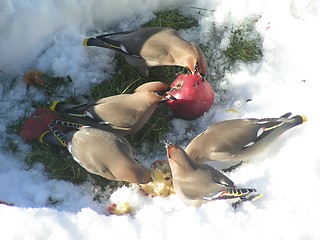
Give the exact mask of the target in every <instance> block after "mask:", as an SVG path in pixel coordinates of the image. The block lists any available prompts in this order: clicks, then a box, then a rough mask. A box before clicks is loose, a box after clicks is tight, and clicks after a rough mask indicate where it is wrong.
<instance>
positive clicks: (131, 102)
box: [50, 82, 168, 136]
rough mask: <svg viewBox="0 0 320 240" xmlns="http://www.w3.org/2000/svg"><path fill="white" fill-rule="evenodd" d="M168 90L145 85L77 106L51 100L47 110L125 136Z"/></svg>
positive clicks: (159, 85)
mask: <svg viewBox="0 0 320 240" xmlns="http://www.w3.org/2000/svg"><path fill="white" fill-rule="evenodd" d="M167 89H168V85H167V84H165V83H163V82H148V83H145V84H143V85H141V86H140V87H138V88H137V89H136V90H135V92H134V93H133V94H120V95H115V96H110V97H106V98H102V99H100V100H98V101H96V102H89V103H85V104H81V105H77V106H74V105H70V104H66V103H63V102H58V101H54V102H53V104H52V105H51V107H50V109H51V110H54V111H57V112H59V113H67V114H69V115H71V116H73V117H74V118H75V119H76V122H79V123H81V124H84V125H89V126H92V127H95V128H100V129H103V130H107V131H111V132H114V133H116V134H119V135H122V136H126V135H129V134H133V133H136V132H137V131H139V130H140V129H141V128H142V127H143V126H144V125H145V123H146V122H147V121H148V120H149V118H150V117H151V115H152V114H153V112H154V111H155V109H156V108H157V106H158V104H159V103H160V102H163V101H166V100H168V99H167V97H166V96H161V95H158V94H157V92H163V91H165V90H167Z"/></svg>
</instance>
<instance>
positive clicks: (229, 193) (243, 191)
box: [203, 188, 262, 201]
mask: <svg viewBox="0 0 320 240" xmlns="http://www.w3.org/2000/svg"><path fill="white" fill-rule="evenodd" d="M256 192H257V190H256V189H254V188H226V189H225V190H223V191H221V192H219V193H217V194H215V195H213V196H206V197H203V200H207V201H211V200H221V199H235V198H237V199H240V200H242V201H247V200H255V199H257V197H258V196H262V195H261V194H258V193H257V194H255V193H256Z"/></svg>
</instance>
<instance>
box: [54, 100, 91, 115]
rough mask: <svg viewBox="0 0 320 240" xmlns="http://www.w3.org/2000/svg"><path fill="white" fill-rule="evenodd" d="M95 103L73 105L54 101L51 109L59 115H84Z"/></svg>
mask: <svg viewBox="0 0 320 240" xmlns="http://www.w3.org/2000/svg"><path fill="white" fill-rule="evenodd" d="M95 104H96V103H95V102H87V103H82V104H79V105H72V104H68V103H65V102H60V101H53V102H52V104H51V106H50V109H51V110H52V111H55V112H58V113H68V114H83V113H84V111H86V110H87V108H88V107H90V106H93V105H95Z"/></svg>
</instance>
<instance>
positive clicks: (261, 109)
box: [0, 0, 320, 240]
mask: <svg viewBox="0 0 320 240" xmlns="http://www.w3.org/2000/svg"><path fill="white" fill-rule="evenodd" d="M176 6H179V8H180V9H181V10H182V11H183V12H185V13H186V14H193V16H195V17H197V18H198V19H199V23H200V26H199V27H198V28H194V29H192V30H188V31H183V32H182V33H183V34H184V36H185V37H186V38H189V39H195V40H197V41H201V42H203V43H205V42H206V41H207V39H208V36H209V32H210V29H211V27H212V23H213V22H214V23H215V24H216V25H217V26H223V25H226V26H230V25H228V23H229V22H239V21H242V20H243V19H245V18H246V17H251V16H258V15H259V16H261V17H260V19H259V21H258V22H257V24H256V27H257V29H258V31H259V32H260V33H261V34H262V36H263V37H264V41H263V52H264V58H263V60H262V62H260V63H255V64H244V63H239V65H238V68H237V69H236V70H235V71H232V72H229V73H228V74H226V76H225V78H224V79H223V80H224V81H222V83H221V84H220V88H221V89H226V90H227V92H226V96H221V95H219V94H221V93H217V94H216V99H221V98H226V99H227V100H228V101H225V102H220V103H219V102H216V103H215V105H214V106H213V108H212V109H211V110H210V111H209V112H208V113H207V114H205V115H204V116H203V117H201V118H199V119H197V120H195V121H193V122H187V121H182V120H174V122H173V125H174V126H175V128H174V129H173V132H172V134H169V136H168V138H169V139H170V141H171V142H173V141H176V142H178V141H180V140H179V139H181V137H185V135H186V133H185V132H184V129H185V128H187V127H188V126H190V125H193V126H194V127H195V132H194V133H193V134H194V136H195V135H196V134H197V133H199V132H200V131H202V130H204V129H205V128H206V127H207V125H208V124H210V123H212V122H215V121H221V120H224V119H229V118H240V117H277V116H280V115H282V114H284V113H286V112H288V111H291V112H293V114H304V115H306V116H307V118H308V121H307V122H306V123H305V124H303V125H301V126H298V127H296V128H294V129H292V130H290V131H289V132H287V133H285V134H284V135H282V136H281V137H280V138H279V139H278V140H277V142H276V143H275V144H274V145H273V146H272V147H271V148H270V149H269V151H268V152H267V154H265V155H263V156H261V157H257V158H256V159H255V160H253V161H252V162H251V163H249V164H246V165H245V166H242V167H240V168H239V169H238V170H236V171H233V172H231V173H229V174H228V175H229V176H230V178H231V179H232V180H233V181H234V182H235V183H236V184H237V185H238V186H246V187H254V188H256V189H257V190H258V191H259V192H261V193H263V194H264V197H263V198H262V199H259V200H257V201H255V202H245V203H243V204H242V205H240V206H239V207H238V208H236V209H235V210H234V209H233V208H232V207H231V206H230V204H229V203H227V202H224V201H216V202H210V203H208V204H205V205H202V206H201V207H200V208H194V207H188V206H185V205H184V204H183V203H182V201H181V200H180V199H179V198H178V197H177V196H175V195H171V196H170V197H168V198H160V197H156V198H147V197H145V196H144V195H143V194H142V193H141V192H139V191H138V190H137V188H135V187H131V188H128V187H123V188H120V189H118V190H117V191H116V192H115V193H113V194H112V195H111V197H110V198H107V196H108V193H107V192H105V193H103V192H102V193H101V194H102V195H103V196H105V199H103V201H102V202H96V201H94V200H93V197H94V194H95V192H97V191H100V189H99V188H97V187H96V186H92V185H91V184H90V183H85V184H83V185H80V186H76V185H74V184H72V183H70V182H65V181H61V180H53V179H49V178H48V176H47V175H46V173H45V171H44V167H43V166H42V165H41V164H38V165H36V166H34V167H32V168H30V169H27V166H26V164H25V163H24V160H23V159H24V155H25V154H26V153H27V152H28V151H30V146H28V145H27V144H25V143H24V142H23V141H22V139H20V137H18V136H13V135H11V136H10V137H11V138H13V140H14V141H15V142H16V143H18V145H19V151H18V152H17V153H15V154H11V153H8V152H6V151H5V147H4V146H5V145H6V140H7V135H8V134H7V133H6V131H7V129H6V126H7V124H8V122H10V121H14V120H17V119H18V118H19V117H21V116H23V114H24V109H25V108H30V106H31V100H32V99H33V98H34V99H37V100H39V99H43V98H45V96H44V95H43V94H42V93H41V92H40V91H39V90H36V89H31V90H29V91H31V94H30V93H28V92H27V91H26V89H25V84H24V83H23V80H22V76H23V73H24V72H25V71H26V70H28V69H38V70H41V71H43V72H47V73H51V74H52V75H54V76H57V77H66V76H70V77H71V78H72V79H73V80H74V82H73V85H71V88H72V89H71V90H70V91H76V92H84V91H86V90H87V89H88V88H89V85H90V83H96V82H101V81H102V80H104V79H107V78H108V77H109V76H110V74H111V73H112V72H113V71H114V63H113V57H114V53H113V52H112V51H108V50H105V49H98V48H85V47H83V46H82V41H83V39H84V38H85V37H87V36H91V35H95V34H97V33H107V32H112V31H114V30H127V29H134V28H138V27H139V26H140V25H141V24H143V23H145V22H147V21H149V20H150V19H152V17H153V16H154V15H153V13H152V12H154V11H157V10H160V9H167V8H173V7H176ZM189 7H197V8H203V9H208V11H205V10H200V14H198V11H199V10H196V9H194V8H189ZM211 10H213V11H211ZM0 16H1V17H0V29H1V30H0V33H1V37H0V53H1V57H0V71H1V72H0V82H1V85H0V99H1V100H0V102H1V107H0V134H1V138H0V146H1V153H0V200H2V201H6V202H10V203H13V204H14V206H6V205H1V204H0V239H119V240H120V239H154V240H156V239H192V238H197V239H201V238H207V239H234V238H237V239H256V238H259V239H319V238H320V228H319V217H318V216H319V212H320V191H319V189H320V155H319V152H318V147H319V133H320V132H319V131H320V110H319V106H318V103H319V102H320V93H319V91H320V81H319V79H318V76H319V69H318V68H319V54H320V44H319V43H320V28H319V26H320V2H319V1H317V0H283V1H275V0H268V1H263V0H223V1H219V0H196V1H192V2H191V1H188V2H187V1H183V0H181V1H180V0H176V1H172V0H153V1H145V0H136V1H134V4H133V1H130V0H117V1H114V0H107V1H98V0H92V1H84V0H78V1H71V0H70V1H65V0H46V1H36V0H18V1H16V0H2V1H1V2H0ZM227 36H228V34H227V33H226V34H225V37H224V39H222V41H221V43H219V44H213V43H212V45H211V46H212V48H211V49H209V50H210V51H211V52H213V53H215V52H218V50H221V49H223V48H225V46H226V43H227ZM216 48H217V49H216ZM217 56H219V55H217ZM220 60H221V59H219V58H217V59H212V58H210V59H208V64H209V69H208V74H214V68H213V67H212V66H213V65H215V66H218V67H219V61H220ZM13 81H16V84H12V83H13ZM249 98H250V99H252V101H250V102H248V103H246V102H245V100H246V99H249ZM229 108H236V109H238V110H239V113H232V112H227V111H226V110H227V109H229ZM187 136H188V137H189V138H191V136H192V134H190V133H188V134H187ZM149 155H150V158H152V159H146V160H147V161H152V160H155V159H158V158H163V157H165V148H163V155H161V156H154V155H152V153H150V154H149ZM123 201H128V202H129V203H131V205H132V206H133V207H134V212H133V213H132V214H131V215H124V216H116V215H110V214H109V213H108V212H107V210H106V207H107V206H108V205H109V204H110V203H111V202H115V203H117V202H123Z"/></svg>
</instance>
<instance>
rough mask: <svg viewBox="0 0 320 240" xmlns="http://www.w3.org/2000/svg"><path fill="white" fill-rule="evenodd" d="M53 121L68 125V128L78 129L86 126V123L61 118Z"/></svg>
mask: <svg viewBox="0 0 320 240" xmlns="http://www.w3.org/2000/svg"><path fill="white" fill-rule="evenodd" d="M52 123H54V124H57V125H60V126H64V127H68V128H74V129H78V130H79V129H80V128H82V127H84V125H82V124H80V123H75V122H68V121H61V120H53V121H52Z"/></svg>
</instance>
